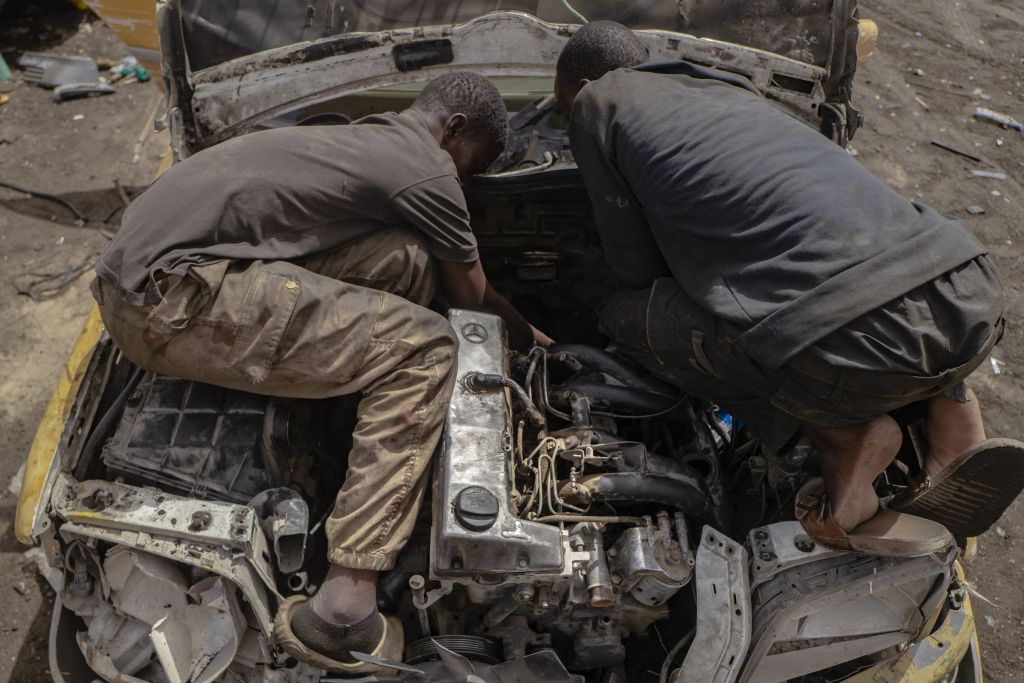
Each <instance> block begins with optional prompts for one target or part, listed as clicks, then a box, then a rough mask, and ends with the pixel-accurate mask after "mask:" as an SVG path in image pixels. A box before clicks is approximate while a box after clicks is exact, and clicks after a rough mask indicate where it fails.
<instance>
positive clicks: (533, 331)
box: [438, 259, 553, 350]
mask: <svg viewBox="0 0 1024 683" xmlns="http://www.w3.org/2000/svg"><path fill="white" fill-rule="evenodd" d="M438 265H439V266H440V267H439V271H440V274H441V287H442V288H443V289H444V293H445V294H446V295H447V297H448V299H449V302H450V303H451V305H452V306H454V307H456V308H468V309H471V310H476V311H484V312H486V313H493V314H494V315H497V316H501V318H502V319H503V320H504V321H505V324H506V325H507V326H508V336H509V342H510V343H511V344H512V346H513V347H514V348H516V349H519V350H525V349H528V348H530V346H532V345H533V344H534V343H537V344H539V345H540V346H544V347H547V346H550V345H551V344H552V343H553V342H552V340H551V338H550V337H548V336H547V335H546V334H544V333H543V332H541V331H540V330H538V329H537V328H536V327H534V326H533V325H531V324H530V323H529V322H527V320H526V318H524V317H523V316H522V314H521V313H520V312H519V311H517V310H516V308H515V306H513V305H512V304H511V303H509V301H508V299H506V298H505V297H503V296H502V295H501V294H499V293H498V292H497V290H495V289H494V287H492V286H491V283H490V282H488V281H487V276H486V275H485V274H484V268H483V266H482V265H481V264H480V259H477V260H475V261H470V262H469V263H459V262H455V261H439V262H438Z"/></svg>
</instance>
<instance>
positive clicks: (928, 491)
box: [889, 439, 1024, 537]
mask: <svg viewBox="0 0 1024 683" xmlns="http://www.w3.org/2000/svg"><path fill="white" fill-rule="evenodd" d="M1021 491H1024V443H1021V442H1020V441H1015V440H1014V439H987V440H985V441H982V442H981V443H979V444H976V445H974V446H971V447H970V448H968V449H967V450H966V451H964V452H963V453H961V454H960V455H959V456H957V458H956V460H954V461H953V462H952V463H951V464H950V465H949V466H948V467H946V468H945V469H944V470H942V471H941V472H939V473H938V474H936V475H935V476H934V477H931V478H928V477H925V478H923V479H920V480H918V481H917V482H916V483H915V484H914V485H912V486H911V487H910V488H909V489H907V490H906V491H904V492H903V493H901V494H899V495H898V496H896V497H895V498H893V500H892V501H891V502H890V503H889V509H890V510H897V511H899V512H906V513H908V514H912V515H917V516H918V517H924V518H926V519H931V520H934V521H936V522H939V523H940V524H943V525H944V526H945V527H946V528H947V529H949V530H950V531H952V532H953V533H954V534H955V535H956V536H957V537H965V536H980V535H981V534H983V533H985V532H986V531H988V530H989V529H990V528H991V527H992V525H993V524H995V523H996V521H997V520H998V519H999V518H1000V517H1001V516H1002V515H1003V513H1004V512H1006V508H1008V507H1010V504H1011V503H1013V501H1014V500H1015V499H1016V498H1017V496H1018V495H1020V493H1021Z"/></svg>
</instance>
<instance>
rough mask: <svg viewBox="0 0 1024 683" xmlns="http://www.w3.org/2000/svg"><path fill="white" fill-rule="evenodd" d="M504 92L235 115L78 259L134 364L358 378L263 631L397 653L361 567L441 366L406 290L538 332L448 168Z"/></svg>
mask: <svg viewBox="0 0 1024 683" xmlns="http://www.w3.org/2000/svg"><path fill="white" fill-rule="evenodd" d="M507 116H508V114H507V111H506V109H505V105H504V103H503V102H502V99H501V95H500V93H499V92H498V91H497V89H496V88H495V87H494V86H493V85H492V84H491V83H490V82H489V81H488V80H487V79H485V78H483V77H482V76H479V75H476V74H470V73H455V74H449V75H446V76H442V77H441V78H438V79H436V80H434V81H433V82H431V83H430V84H429V85H427V87H426V88H424V90H423V91H422V93H421V94H420V96H419V97H418V98H417V99H416V101H415V103H414V104H413V106H412V107H411V108H410V109H408V110H406V111H404V112H402V113H400V114H383V115H379V116H370V117H367V118H364V119H362V120H360V121H356V122H355V123H352V124H351V125H347V126H312V127H298V128H290V129H278V130H271V131H265V132H258V133H252V134H249V135H244V136H242V137H239V138H236V139H234V140H230V141H228V142H223V143H221V144H219V145H216V146H214V147H212V148H210V149H207V150H204V151H201V152H199V153H197V154H195V155H194V156H192V157H189V158H188V159H186V160H184V161H182V162H181V163H179V164H177V165H175V166H174V167H172V168H171V169H170V170H169V171H167V172H166V173H165V174H164V175H163V176H161V177H160V178H159V179H158V180H157V181H156V182H155V183H153V185H152V186H151V187H150V188H149V189H148V190H147V191H146V192H145V193H144V194H143V195H142V196H141V197H140V198H139V199H137V200H136V201H135V202H134V203H133V204H132V206H131V207H130V208H129V210H128V211H127V213H126V215H125V218H124V222H123V224H122V226H121V230H120V231H119V232H118V234H117V236H116V237H115V238H114V240H113V241H112V242H111V243H110V245H109V247H108V248H107V250H106V251H105V252H104V253H103V255H102V256H101V258H100V260H99V262H98V263H97V266H96V271H97V275H98V278H97V280H96V281H95V283H94V286H93V291H94V294H95V296H96V299H97V302H98V303H99V307H100V313H101V315H102V317H103V322H104V324H105V325H106V328H107V330H108V332H109V333H110V336H111V338H112V339H113V340H114V341H115V342H116V343H117V345H118V347H119V348H120V349H121V350H122V351H123V352H124V354H125V355H126V356H127V357H128V358H129V359H130V360H131V361H132V362H134V363H135V364H136V365H138V366H140V367H142V368H144V369H146V370H149V371H152V372H156V373H161V374H166V375H172V376H177V377H183V378H186V379H190V380H194V381H199V382H207V383H211V384H216V385H219V386H224V387H228V388H232V389H239V390H243V391H249V392H255V393H260V394H266V395H270V396H284V397H295V398H307V399H316V398H327V397H332V396H341V395H348V394H356V393H359V394H361V395H362V398H361V400H360V403H359V410H358V422H357V424H356V427H355V430H354V432H353V434H352V447H351V449H350V450H349V451H348V453H347V454H346V453H344V452H339V453H338V454H337V456H338V458H343V457H345V458H347V464H348V469H347V473H346V477H345V483H344V485H343V486H342V488H341V491H339V493H338V497H337V500H336V503H335V505H334V508H333V510H332V511H331V514H330V516H329V517H328V518H327V520H326V523H325V530H326V533H327V542H328V558H327V559H328V560H329V561H330V568H329V570H328V572H327V576H326V578H325V579H324V581H323V583H322V584H321V585H320V587H319V589H318V591H317V593H316V594H315V595H314V596H313V597H312V598H309V599H307V597H306V596H305V595H301V596H294V597H291V598H289V599H288V600H285V601H284V602H283V604H282V605H281V606H280V607H279V609H278V613H277V617H276V620H275V624H274V635H275V640H276V642H277V644H278V645H280V646H281V647H282V648H284V649H285V651H287V652H288V654H289V655H291V656H293V657H295V658H296V659H299V660H302V661H304V662H307V663H309V664H312V665H314V666H316V667H319V668H322V669H327V670H331V671H338V672H342V673H347V674H367V673H371V672H372V671H373V670H374V667H372V666H370V665H367V664H364V663H361V662H358V661H356V660H355V659H353V658H352V657H351V656H350V654H349V653H350V652H351V651H357V652H364V653H368V654H371V655H373V656H375V657H379V658H381V659H385V660H390V661H401V658H402V648H403V646H404V639H403V637H402V628H401V622H399V621H398V620H397V619H396V618H394V617H391V616H388V617H384V616H382V615H381V614H380V613H379V612H378V611H377V607H376V585H377V576H378V574H379V572H382V571H386V570H389V569H391V568H392V567H393V566H394V564H395V560H396V557H397V555H398V552H399V551H400V550H401V549H402V547H403V546H404V545H405V543H406V541H407V540H408V539H409V536H410V534H411V532H412V529H413V525H414V523H415V521H416V517H417V513H418V511H419V508H420V505H421V503H422V501H423V498H424V495H425V491H426V488H427V485H428V480H429V472H430V467H429V465H430V459H431V455H432V454H433V451H434V447H435V445H436V444H437V442H438V439H439V438H440V435H441V429H442V427H443V424H444V417H445V414H446V412H447V409H448V402H449V399H450V397H451V392H452V386H453V382H454V374H455V351H456V341H455V336H454V334H453V332H452V330H451V328H450V326H449V325H448V323H447V321H446V320H445V319H444V318H443V317H442V316H440V315H438V314H437V313H434V312H432V311H431V310H429V309H428V308H426V306H427V305H428V304H429V303H430V302H431V300H432V299H433V294H434V288H435V280H437V281H438V283H439V284H440V286H441V288H442V290H443V291H444V294H445V295H446V297H447V300H448V302H449V303H450V304H452V305H453V306H457V307H462V308H471V309H477V310H484V311H489V312H492V313H495V314H498V315H500V316H502V317H503V318H504V319H505V321H506V323H507V324H508V328H509V331H510V337H511V340H512V342H513V344H515V345H517V346H519V347H523V348H525V347H528V346H530V345H531V344H532V343H534V342H537V343H540V344H542V345H545V346H546V345H547V344H548V343H550V340H549V339H547V337H545V336H544V335H543V334H542V333H540V332H538V331H537V330H535V329H534V328H532V327H531V326H530V325H529V324H528V323H527V322H526V321H525V320H524V319H523V317H522V316H521V315H519V313H517V312H516V310H515V309H514V308H513V307H512V306H511V305H510V304H509V303H508V302H507V301H506V300H505V299H504V298H502V297H501V296H500V295H499V294H498V293H497V292H495V291H494V290H493V289H492V288H491V286H490V285H489V284H488V282H487V278H486V277H485V276H484V272H483V269H482V268H481V266H480V259H479V257H478V255H477V249H476V240H475V238H474V236H473V232H472V230H471V229H470V224H469V213H468V211H467V209H466V201H465V198H464V196H463V192H462V187H461V182H462V181H464V180H465V179H466V178H468V177H469V176H471V175H473V174H475V173H479V172H481V171H483V170H484V169H485V168H487V166H488V165H490V163H491V162H493V161H494V159H495V158H496V157H497V156H498V155H499V154H500V153H501V150H502V148H503V147H504V144H505V139H506V135H507Z"/></svg>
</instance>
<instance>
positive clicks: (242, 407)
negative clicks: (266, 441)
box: [102, 374, 274, 503]
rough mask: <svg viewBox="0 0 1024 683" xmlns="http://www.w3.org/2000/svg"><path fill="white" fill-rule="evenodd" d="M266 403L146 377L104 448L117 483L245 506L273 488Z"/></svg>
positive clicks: (209, 387) (250, 396) (204, 386)
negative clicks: (265, 451) (266, 455)
mask: <svg viewBox="0 0 1024 683" xmlns="http://www.w3.org/2000/svg"><path fill="white" fill-rule="evenodd" d="M268 400H269V399H268V398H267V397H266V396H258V395H256V394H248V393H244V392H241V391H232V390H230V389H224V388H221V387H216V386H213V385H210V384H200V383H198V382H190V381H187V380H182V379H176V378H173V377H164V376H161V375H152V374H148V375H147V376H146V377H145V379H143V380H142V382H141V383H140V384H139V387H138V389H137V390H136V391H135V393H133V394H132V396H131V397H130V398H129V399H128V403H127V406H126V407H125V410H124V414H123V415H122V417H121V423H120V424H119V425H118V427H117V431H116V432H115V433H114V436H113V438H112V439H110V441H108V442H107V445H106V446H105V447H104V449H103V454H102V457H103V462H104V464H106V466H107V468H108V469H109V472H110V475H111V478H113V477H117V476H120V477H123V478H124V479H125V480H126V481H128V482H129V483H137V484H147V485H156V486H158V487H160V488H163V489H166V490H168V491H171V492H175V493H181V494H185V495H190V496H194V497H197V498H208V499H213V500H224V501H230V502H233V503H247V502H248V501H249V500H250V499H251V498H252V497H253V496H255V495H256V494H257V493H259V492H261V491H263V490H264V489H267V488H270V487H271V486H273V485H274V484H273V483H272V482H271V481H270V477H269V476H268V474H267V469H266V467H265V466H264V462H263V455H262V443H263V432H264V423H265V419H266V412H267V403H268Z"/></svg>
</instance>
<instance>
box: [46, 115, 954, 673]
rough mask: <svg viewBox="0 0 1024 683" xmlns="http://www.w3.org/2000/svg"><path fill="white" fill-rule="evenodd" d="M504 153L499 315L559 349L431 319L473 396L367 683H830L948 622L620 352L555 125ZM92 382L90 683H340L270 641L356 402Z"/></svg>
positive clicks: (139, 379)
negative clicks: (814, 529) (830, 538)
mask: <svg viewBox="0 0 1024 683" xmlns="http://www.w3.org/2000/svg"><path fill="white" fill-rule="evenodd" d="M508 150H509V151H508V153H507V154H506V155H505V156H503V157H502V158H501V159H499V160H498V162H496V164H495V166H494V167H492V169H491V170H490V173H489V174H488V175H486V176H483V177H480V178H477V179H476V180H474V182H473V183H472V184H471V185H470V187H469V188H468V190H467V198H468V202H469V206H470V212H471V215H472V216H473V222H474V231H475V233H476V235H477V237H478V241H479V245H480V250H481V254H482V259H483V261H484V266H485V269H486V271H487V273H488V277H489V279H490V281H491V282H493V283H494V286H495V288H496V289H498V290H499V291H501V292H503V293H504V294H505V295H506V296H507V297H508V298H509V299H510V300H511V301H512V302H513V303H514V304H515V305H516V307H517V308H518V309H519V310H520V311H522V312H523V313H524V314H525V315H526V317H528V318H529V319H531V320H532V321H534V322H535V323H536V324H537V325H538V326H540V327H542V328H543V329H544V330H545V331H546V332H548V333H549V334H550V335H551V336H552V337H553V338H555V339H556V340H558V341H559V342H560V343H559V344H557V345H556V346H554V347H552V348H551V349H547V350H545V349H541V348H534V349H532V350H529V351H527V352H519V351H516V350H513V349H511V348H510V347H509V345H508V343H507V340H506V334H505V330H504V326H503V323H502V322H501V320H500V319H499V318H497V317H495V316H491V315H487V314H483V313H477V312H471V311H465V310H450V311H449V310H447V308H446V307H445V306H444V304H443V302H439V304H438V306H437V310H438V311H439V312H443V313H446V314H447V315H448V319H449V321H450V323H451V326H452V328H453V330H454V331H455V333H456V335H457V336H458V337H459V352H458V369H457V385H456V388H455V391H454V394H453V396H452V399H451V402H450V404H449V408H448V414H447V419H446V423H445V430H444V435H443V437H442V442H441V444H440V445H439V446H438V449H437V451H436V453H435V456H434V473H433V475H432V487H431V491H430V494H429V497H430V500H429V501H428V502H427V503H426V504H425V505H424V506H423V508H422V509H421V512H420V516H419V519H418V521H417V525H416V528H415V531H414V533H413V536H412V538H411V540H410V541H409V543H408V544H407V546H406V547H405V549H404V551H403V552H402V554H401V555H400V557H399V560H398V564H397V566H396V567H395V568H394V569H393V570H392V571H390V572H388V573H386V574H384V575H382V576H381V578H380V582H379V589H378V592H379V595H378V601H379V606H380V608H381V610H382V611H386V612H388V613H391V614H398V615H399V617H400V618H401V620H402V622H403V626H404V630H405V634H406V655H405V657H404V661H403V662H383V663H382V664H383V665H384V666H385V667H386V668H388V670H389V671H391V672H392V673H391V674H390V676H382V677H376V678H372V679H364V680H395V681H410V682H411V681H424V680H426V681H434V682H436V683H442V682H446V681H453V682H454V681H465V680H485V681H489V682H490V681H495V682H498V683H504V682H512V681H523V682H525V681H532V682H536V683H626V682H627V681H628V682H630V683H654V682H655V681H658V682H659V683H663V682H665V681H673V682H674V683H682V682H683V681H743V682H744V683H745V682H747V681H750V682H757V683H772V682H775V681H784V680H798V681H806V682H807V683H812V682H814V683H816V682H818V681H826V680H837V679H841V678H843V677H846V676H848V675H851V674H852V673H854V672H856V671H859V670H860V669H863V668H865V667H867V666H870V665H872V664H873V663H877V662H880V661H884V660H885V658H886V657H890V656H892V654H893V653H894V652H898V651H899V649H900V648H901V647H904V646H905V644H906V643H909V642H911V641H913V640H914V639H915V638H919V637H921V636H922V635H923V634H927V633H928V632H929V630H930V629H932V628H934V627H935V625H936V623H938V621H939V620H940V618H944V617H943V615H948V614H956V613H957V610H960V609H961V608H962V606H963V595H964V593H963V588H962V587H961V586H960V585H959V583H958V580H957V579H956V577H955V575H954V563H955V560H956V552H955V551H951V552H950V553H948V554H946V555H943V556H927V557H921V558H913V559H892V558H873V557H863V556H858V555H853V554H848V553H842V552H837V551H833V550H829V549H826V548H823V547H820V546H818V545H817V544H815V543H814V542H813V541H811V540H810V538H808V537H807V536H806V534H804V533H803V531H802V528H801V527H800V525H799V524H798V523H796V522H794V521H792V507H793V496H794V494H795V492H796V490H797V488H798V487H799V485H800V484H801V483H802V482H803V481H804V479H805V478H807V477H808V476H810V475H812V474H814V473H815V469H816V467H817V464H816V457H815V453H814V449H813V448H812V446H811V445H810V443H809V442H808V441H806V440H803V439H800V440H795V441H794V442H793V443H791V444H790V445H789V446H788V447H787V448H786V449H784V451H783V452H780V453H774V452H768V451H767V450H766V449H765V448H764V447H762V445H761V444H760V442H759V441H758V440H757V439H756V438H754V437H753V435H751V434H749V433H748V431H747V430H746V429H745V428H744V426H743V424H742V421H741V420H740V419H739V418H737V417H736V416H733V415H729V414H728V413H726V412H724V411H722V410H720V409H719V408H718V407H717V406H716V405H714V404H713V403H712V402H709V401H706V400H703V399H700V398H697V397H693V396H688V395H684V394H682V393H680V392H679V391H678V390H677V389H675V388H674V387H672V386H671V385H668V384H666V383H664V382H662V381H660V380H658V379H657V378H654V377H652V376H650V375H649V374H647V373H646V372H645V371H643V370H641V369H640V368H638V367H636V366H634V365H632V364H631V363H630V362H629V361H628V360H626V359H625V358H623V357H621V356H620V355H619V354H617V353H616V350H615V349H614V348H611V347H609V345H608V340H607V339H606V338H605V337H604V336H603V335H602V334H601V332H600V329H599V326H598V315H597V312H598V310H599V308H600V306H601V304H602V302H603V301H604V300H605V299H606V298H607V296H609V295H610V294H611V293H612V292H613V291H614V283H613V281H612V279H611V277H609V273H608V269H607V266H606V265H605V261H604V257H603V254H602V252H601V249H600V244H599V240H598V238H597V235H596V233H595V231H594V229H593V225H592V216H591V209H590V204H589V201H588V199H587V195H586V191H585V189H584V187H583V185H582V182H581V180H580V178H579V174H578V173H577V172H576V170H575V167H574V166H573V164H572V159H571V155H570V154H569V152H568V151H567V150H566V146H565V142H564V130H563V129H561V128H560V127H559V125H558V121H557V117H555V115H554V114H553V111H552V102H550V101H545V100H542V101H539V102H537V103H535V104H532V105H529V106H528V107H526V108H524V109H523V110H521V111H520V112H519V113H517V114H516V115H515V116H514V117H513V119H512V122H511V138H510V143H509V146H508ZM90 373H91V374H90V379H89V380H88V381H87V382H86V383H85V384H84V385H83V386H84V387H85V389H84V390H83V392H82V395H81V396H80V397H79V400H80V403H81V405H80V406H79V407H78V408H77V409H76V410H77V411H78V412H77V413H75V414H76V415H77V416H78V417H76V418H75V419H78V420H80V423H81V425H82V427H81V433H82V434H83V435H86V434H87V435H89V436H88V438H85V437H84V436H83V439H84V443H77V442H76V444H77V445H74V447H73V448H72V447H70V446H69V447H68V449H67V453H66V454H65V456H64V460H65V462H64V465H63V467H62V470H61V473H60V474H59V475H58V477H57V479H56V481H55V483H54V487H53V491H54V493H53V505H52V519H53V522H52V523H53V527H54V530H55V531H56V532H57V533H56V534H55V535H54V536H53V537H52V539H51V541H49V543H50V546H49V550H48V553H49V557H51V558H52V562H51V564H52V565H53V566H56V567H61V569H62V572H63V574H64V581H63V587H62V590H61V593H60V597H61V602H60V603H59V604H58V608H57V611H58V616H59V617H60V618H59V619H58V620H57V621H55V623H58V625H59V628H64V629H66V630H67V631H68V633H69V634H71V637H73V638H74V639H75V641H76V642H77V645H78V651H79V652H80V654H81V657H84V660H85V661H87V662H88V667H89V670H90V671H92V672H95V673H96V674H98V675H100V677H102V678H104V679H105V680H145V681H160V682H163V681H167V682H168V683H170V682H176V681H206V680H211V681H212V680H227V681H237V682H239V683H241V682H243V681H244V682H246V683H261V682H266V683H271V682H272V683H298V682H300V681H301V682H307V681H309V682H312V681H318V680H319V681H328V680H341V679H339V678H337V677H334V676H331V675H325V674H323V673H322V672H319V671H314V670H312V669H310V668H309V667H307V666H305V665H302V664H298V663H296V662H295V661H293V660H290V659H289V658H288V657H287V656H285V655H284V654H283V652H282V651H280V650H279V649H278V648H276V646H275V645H274V641H273V637H272V621H273V614H274V611H275V609H276V606H277V605H278V604H279V603H280V601H281V600H282V599H284V598H286V597H288V596H290V595H297V594H298V595H302V594H305V595H312V594H313V593H315V591H316V589H317V587H318V585H319V584H320V582H321V581H322V580H323V577H324V575H325V573H326V570H327V562H326V554H327V552H326V551H327V548H326V537H325V534H324V529H323V527H324V521H325V519H326V517H327V515H328V514H329V512H330V510H331V507H332V505H333V503H334V498H335V495H336V494H337V491H338V490H339V488H340V486H341V483H342V481H343V478H344V474H345V470H346V454H347V451H348V449H349V447H350V443H351V432H352V429H353V427H354V425H355V415H356V407H357V405H358V398H359V397H358V396H352V397H342V398H338V399H327V400H320V401H308V400H286V399H278V398H267V397H262V396H256V395H253V394H247V393H244V392H239V391H231V390H226V389H220V388H217V387H212V386H209V385H202V384H198V383H195V382H189V381H185V380H180V379H175V378H170V377H162V376H155V375H152V374H148V373H142V372H141V371H138V370H137V369H135V368H134V367H133V366H131V364H130V363H129V362H128V361H127V360H126V359H124V358H123V357H122V356H120V354H119V353H118V352H117V350H116V348H114V347H113V344H112V343H111V342H110V341H109V340H105V341H104V342H102V343H101V346H100V347H99V350H98V351H97V353H96V354H95V357H94V360H93V363H92V367H91V370H90ZM908 441H910V440H908ZM147 596H156V597H154V598H152V599H151V598H149V597H147ZM195 633H205V634H209V641H208V642H200V641H198V640H196V639H193V638H192V636H191V635H190V634H195ZM183 653H185V654H183ZM62 656H66V657H70V656H71V655H70V654H69V653H68V652H65V653H64V655H62ZM60 666H62V667H69V666H71V665H70V664H66V663H60ZM62 670H63V669H62ZM469 675H473V676H477V677H478V678H477V679H469V678H467V676H469Z"/></svg>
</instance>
